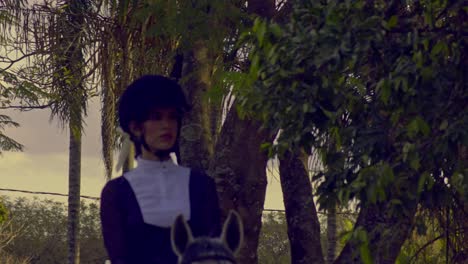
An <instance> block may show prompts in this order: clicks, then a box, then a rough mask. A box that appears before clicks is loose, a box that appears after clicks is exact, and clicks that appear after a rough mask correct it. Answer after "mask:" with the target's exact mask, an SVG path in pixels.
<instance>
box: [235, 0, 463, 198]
mask: <svg viewBox="0 0 468 264" xmlns="http://www.w3.org/2000/svg"><path fill="white" fill-rule="evenodd" d="M370 3H373V2H369V1H327V2H321V1H298V2H297V4H296V5H295V7H294V11H293V15H292V17H291V20H290V22H289V23H288V24H287V25H285V26H284V27H280V26H279V25H276V24H274V23H272V22H267V21H261V20H258V21H256V23H255V24H254V26H253V28H252V30H251V31H250V32H248V33H246V34H245V35H244V38H243V39H244V41H245V42H244V43H247V44H248V45H250V47H251V49H252V50H251V54H250V59H251V61H252V63H251V65H250V71H249V73H248V74H247V75H246V78H245V80H246V81H245V83H244V84H245V85H243V86H242V87H237V88H236V92H237V96H238V99H239V100H240V101H241V105H242V108H243V110H244V111H245V112H247V113H248V114H251V115H254V116H256V117H258V118H260V119H262V120H263V121H264V125H265V126H266V127H268V128H269V129H271V130H272V131H275V130H278V129H281V130H282V133H281V136H280V138H279V139H278V144H277V145H271V152H270V153H272V154H274V153H281V152H282V150H284V149H287V148H303V149H304V150H306V151H310V150H311V148H312V147H314V148H316V149H319V150H320V151H321V152H322V153H323V160H324V162H325V165H326V166H327V167H328V168H330V169H329V171H328V172H327V175H326V177H325V181H324V182H322V184H321V185H320V188H319V190H318V193H319V195H320V196H321V198H322V202H323V201H324V200H323V199H327V197H328V196H329V194H332V193H337V194H338V196H339V197H340V199H341V200H342V202H343V203H346V202H347V201H349V200H350V199H354V198H357V199H359V200H360V201H361V202H362V203H366V202H370V203H374V202H378V201H381V200H389V199H392V197H396V196H399V195H402V194H404V196H405V197H406V198H405V199H407V200H411V201H417V200H418V198H420V195H422V194H423V193H425V192H431V186H433V184H434V183H433V182H434V181H435V182H437V183H438V184H440V185H441V188H440V189H439V190H444V191H447V192H450V191H449V190H448V189H449V188H446V187H447V186H446V185H445V184H444V183H443V178H444V177H447V178H449V181H451V180H450V179H451V177H452V175H465V177H459V176H457V178H456V179H457V180H455V181H454V182H457V184H456V185H457V186H458V187H457V188H458V189H460V190H462V191H463V192H462V193H464V194H465V198H466V197H467V196H466V190H468V184H467V182H466V181H463V183H462V181H461V180H460V179H462V178H468V177H466V174H467V172H468V171H467V168H468V166H467V162H468V161H467V160H466V159H461V158H460V155H461V150H462V148H463V147H466V146H468V134H467V133H466V131H467V129H468V108H467V107H466V102H467V101H468V87H467V83H468V82H467V80H466V76H467V75H466V69H467V66H468V65H467V60H466V56H467V55H466V49H465V48H464V47H466V46H467V44H468V43H467V41H468V39H467V38H466V37H461V36H466V34H468V32H467V29H468V24H467V23H468V22H467V21H466V19H463V18H464V17H465V16H466V14H465V13H463V12H462V11H461V10H462V8H463V7H464V6H463V2H462V1H454V2H451V3H448V2H445V1H438V2H434V1H420V2H419V4H412V5H409V6H407V7H402V6H400V7H395V6H394V5H395V3H393V2H389V3H386V2H378V3H377V2H376V3H375V4H373V5H372V4H370ZM250 84H252V86H250ZM326 139H329V140H331V142H332V143H331V144H325V143H326ZM320 176H321V175H319V177H320ZM418 181H419V184H418ZM414 185H419V192H418V193H414V192H409V191H406V190H408V188H410V186H414Z"/></svg>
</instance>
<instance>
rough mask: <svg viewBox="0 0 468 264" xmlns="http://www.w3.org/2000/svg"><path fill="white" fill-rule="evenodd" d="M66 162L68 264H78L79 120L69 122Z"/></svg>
mask: <svg viewBox="0 0 468 264" xmlns="http://www.w3.org/2000/svg"><path fill="white" fill-rule="evenodd" d="M69 127H70V148H69V154H68V155H69V160H68V166H69V167H68V263H69V264H77V263H80V246H79V244H80V243H79V234H80V189H81V119H80V120H75V119H72V120H70V124H69Z"/></svg>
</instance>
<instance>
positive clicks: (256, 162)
mask: <svg viewBox="0 0 468 264" xmlns="http://www.w3.org/2000/svg"><path fill="white" fill-rule="evenodd" d="M259 129H260V124H259V123H258V122H256V121H251V120H240V119H239V117H238V115H237V111H236V109H235V107H233V108H232V109H231V110H230V111H229V113H228V116H227V117H226V121H225V122H224V125H223V128H222V129H221V134H220V137H219V140H218V143H217V144H216V148H215V150H216V151H215V154H214V157H213V160H212V162H211V166H210V170H209V174H210V175H211V176H212V177H214V178H215V180H216V183H217V188H218V196H219V201H220V205H221V208H222V209H223V218H225V217H226V216H227V212H228V211H229V210H230V209H234V210H236V211H237V212H238V213H239V214H240V216H241V217H242V220H243V222H244V244H243V247H242V249H241V251H240V253H239V256H240V258H239V260H238V261H239V263H245V264H250V263H257V262H258V257H257V248H258V241H259V234H260V229H261V226H262V212H263V205H264V202H265V192H266V185H267V178H266V164H267V161H268V157H267V155H266V154H265V153H261V152H260V145H261V144H262V143H263V142H265V141H268V140H271V139H270V137H269V135H268V134H267V133H266V132H265V131H260V130H259Z"/></svg>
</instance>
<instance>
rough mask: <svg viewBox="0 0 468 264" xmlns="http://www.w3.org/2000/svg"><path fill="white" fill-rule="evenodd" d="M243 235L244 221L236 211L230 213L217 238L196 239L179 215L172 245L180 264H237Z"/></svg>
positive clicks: (172, 233) (172, 234)
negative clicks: (237, 255) (236, 257)
mask: <svg viewBox="0 0 468 264" xmlns="http://www.w3.org/2000/svg"><path fill="white" fill-rule="evenodd" d="M243 234H244V230H243V226H242V220H241V218H240V216H239V215H238V214H237V213H236V212H234V211H230V212H229V216H228V218H227V219H226V221H225V222H224V226H223V231H222V233H221V236H220V237H217V238H210V237H196V238H194V237H193V236H192V231H191V229H190V227H189V225H188V224H187V222H186V221H185V219H184V217H183V216H182V215H179V216H178V217H177V218H176V220H175V221H174V224H173V225H172V229H171V244H172V249H173V250H174V252H175V253H176V255H177V256H178V258H179V264H215V263H218V264H236V263H237V262H236V259H235V256H236V254H237V253H238V252H239V249H240V247H241V245H242V239H243Z"/></svg>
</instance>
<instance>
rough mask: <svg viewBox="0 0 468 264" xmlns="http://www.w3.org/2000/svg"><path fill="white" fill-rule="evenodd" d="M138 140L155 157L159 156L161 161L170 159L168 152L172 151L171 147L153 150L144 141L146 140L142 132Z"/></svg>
mask: <svg viewBox="0 0 468 264" xmlns="http://www.w3.org/2000/svg"><path fill="white" fill-rule="evenodd" d="M140 142H141V145H142V146H143V147H144V148H145V149H146V150H147V151H149V152H151V153H153V154H154V155H155V156H156V157H158V158H159V160H161V161H163V160H168V159H170V154H171V152H172V148H170V149H166V150H160V149H158V150H154V151H152V150H151V148H150V146H149V145H148V143H146V140H145V135H144V134H143V135H142V136H141V138H140Z"/></svg>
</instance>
